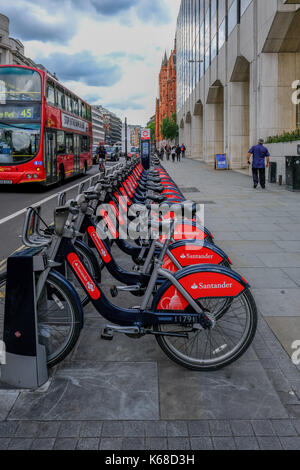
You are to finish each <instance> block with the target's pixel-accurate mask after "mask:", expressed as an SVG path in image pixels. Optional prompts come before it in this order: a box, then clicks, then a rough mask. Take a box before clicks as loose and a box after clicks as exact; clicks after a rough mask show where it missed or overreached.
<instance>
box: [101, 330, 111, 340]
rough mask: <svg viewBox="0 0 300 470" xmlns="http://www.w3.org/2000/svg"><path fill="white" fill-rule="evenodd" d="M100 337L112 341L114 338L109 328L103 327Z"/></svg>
mask: <svg viewBox="0 0 300 470" xmlns="http://www.w3.org/2000/svg"><path fill="white" fill-rule="evenodd" d="M101 339H104V340H105V341H112V340H113V339H114V335H113V332H112V331H111V329H110V328H103V330H102V333H101Z"/></svg>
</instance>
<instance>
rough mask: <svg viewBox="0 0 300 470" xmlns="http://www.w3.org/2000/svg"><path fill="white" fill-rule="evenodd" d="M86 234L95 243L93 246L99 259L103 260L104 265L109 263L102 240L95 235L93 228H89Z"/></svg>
mask: <svg viewBox="0 0 300 470" xmlns="http://www.w3.org/2000/svg"><path fill="white" fill-rule="evenodd" d="M88 232H89V234H90V236H91V237H92V240H93V242H94V243H95V246H96V248H97V250H98V252H99V254H100V255H101V258H102V259H103V261H104V263H109V262H110V261H111V257H110V255H109V253H108V251H107V250H106V249H105V246H104V244H103V242H102V240H101V239H100V237H99V235H98V234H97V232H96V229H95V227H89V228H88Z"/></svg>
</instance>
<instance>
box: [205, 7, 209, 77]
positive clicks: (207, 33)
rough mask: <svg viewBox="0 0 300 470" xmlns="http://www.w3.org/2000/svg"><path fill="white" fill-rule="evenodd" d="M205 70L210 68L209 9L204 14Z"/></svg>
mask: <svg viewBox="0 0 300 470" xmlns="http://www.w3.org/2000/svg"><path fill="white" fill-rule="evenodd" d="M204 36H205V39H204V40H205V59H204V60H205V70H207V69H208V67H209V66H210V8H209V6H208V8H207V10H206V13H205V34H204Z"/></svg>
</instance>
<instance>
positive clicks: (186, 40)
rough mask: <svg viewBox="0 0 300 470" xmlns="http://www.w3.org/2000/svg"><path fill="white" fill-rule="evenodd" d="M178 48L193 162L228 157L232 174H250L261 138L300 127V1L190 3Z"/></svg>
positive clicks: (186, 138)
mask: <svg viewBox="0 0 300 470" xmlns="http://www.w3.org/2000/svg"><path fill="white" fill-rule="evenodd" d="M176 43H177V120H178V125H179V132H180V135H179V139H180V142H184V143H185V145H186V147H187V156H188V157H192V158H196V159H200V160H203V161H205V162H207V163H209V164H211V165H214V163H215V157H216V154H219V153H221V154H223V153H226V154H227V156H228V161H229V166H230V168H232V169H240V168H244V167H245V164H246V157H247V153H248V150H249V148H250V147H251V146H252V145H253V144H256V142H257V139H258V138H264V139H266V138H267V137H268V136H274V135H278V134H281V133H282V132H285V131H289V130H294V129H295V128H296V127H297V125H298V126H299V125H300V123H299V107H297V106H296V105H295V103H293V102H292V94H293V93H294V91H295V90H294V89H293V88H292V86H295V85H293V84H295V81H297V80H300V3H296V2H295V1H293V0H264V1H262V0H182V2H181V7H180V12H179V15H178V20H177V31H176ZM299 84H300V82H299ZM297 116H298V118H297ZM297 119H298V122H297Z"/></svg>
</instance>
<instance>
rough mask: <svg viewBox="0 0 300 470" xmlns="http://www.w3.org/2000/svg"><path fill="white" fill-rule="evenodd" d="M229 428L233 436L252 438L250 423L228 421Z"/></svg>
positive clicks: (252, 432)
mask: <svg viewBox="0 0 300 470" xmlns="http://www.w3.org/2000/svg"><path fill="white" fill-rule="evenodd" d="M230 427H231V430H232V434H233V435H234V436H253V434H254V431H253V428H252V426H251V422H250V421H246V420H235V421H230Z"/></svg>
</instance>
